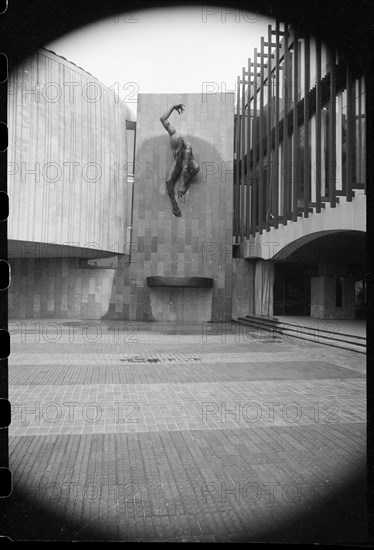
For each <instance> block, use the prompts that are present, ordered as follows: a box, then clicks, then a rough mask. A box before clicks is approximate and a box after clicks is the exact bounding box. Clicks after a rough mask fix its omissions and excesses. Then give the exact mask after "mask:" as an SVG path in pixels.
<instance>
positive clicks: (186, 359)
mask: <svg viewBox="0 0 374 550" xmlns="http://www.w3.org/2000/svg"><path fill="white" fill-rule="evenodd" d="M120 361H122V362H125V363H167V362H169V363H170V362H174V363H175V362H177V363H192V362H193V361H201V357H196V356H195V357H191V356H185V355H184V356H183V355H179V356H178V357H173V356H166V357H161V358H159V357H143V356H142V355H132V356H130V357H123V358H122V359H120Z"/></svg>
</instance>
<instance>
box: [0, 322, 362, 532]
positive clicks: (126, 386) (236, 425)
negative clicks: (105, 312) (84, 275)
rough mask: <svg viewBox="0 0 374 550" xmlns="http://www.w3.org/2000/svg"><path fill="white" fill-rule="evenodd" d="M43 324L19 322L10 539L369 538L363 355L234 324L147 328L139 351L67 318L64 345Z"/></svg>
mask: <svg viewBox="0 0 374 550" xmlns="http://www.w3.org/2000/svg"><path fill="white" fill-rule="evenodd" d="M21 323H24V329H22V326H21V328H20V324H21ZM36 323H38V322H36ZM39 323H40V326H39V329H38V328H36V332H34V333H32V332H29V333H27V334H26V332H25V329H26V328H27V329H28V330H32V329H33V330H34V331H35V327H36V325H35V323H34V324H33V323H32V322H30V321H27V323H26V322H21V321H20V322H18V330H15V324H14V325H13V327H12V329H11V332H12V344H11V356H10V360H9V379H10V400H11V402H12V424H11V427H10V451H9V460H10V467H11V469H12V472H13V476H14V494H13V496H12V497H11V498H10V499H7V501H6V503H5V501H3V502H1V503H0V506H1V507H2V512H3V513H4V516H5V518H6V522H7V523H6V528H5V529H6V531H5V532H6V533H7V534H9V535H10V536H12V537H13V538H16V539H17V538H26V539H30V538H31V539H32V538H34V539H42V540H43V539H51V538H52V539H57V540H61V539H68V540H70V539H73V540H124V541H143V540H149V541H194V542H206V541H213V542H216V541H220V542H223V541H266V540H270V541H273V542H277V541H284V540H288V541H290V542H328V543H345V542H349V543H358V542H363V541H365V540H366V537H367V532H366V511H365V484H364V482H363V481H362V472H363V471H364V469H365V457H366V425H365V419H366V400H365V397H366V385H365V357H364V356H363V355H362V354H358V353H355V352H351V351H347V350H337V349H336V348H329V347H327V346H325V345H321V344H319V343H314V342H313V343H311V342H305V341H301V340H296V339H295V338H290V337H287V340H285V339H282V337H281V338H279V337H277V338H275V339H269V338H268V337H267V336H265V337H263V338H262V337H259V336H258V335H257V334H255V335H253V333H252V335H251V334H250V333H246V334H245V338H244V337H241V336H242V334H239V335H238V333H237V328H236V327H235V328H233V329H232V330H231V327H230V325H225V326H224V329H223V330H222V326H221V327H219V326H218V325H216V326H214V327H210V328H209V330H210V333H209V337H208V338H205V340H204V338H202V329H201V327H191V326H180V327H178V326H175V325H173V326H172V327H171V326H170V325H164V324H158V323H138V324H137V325H136V338H137V342H131V343H126V342H122V341H121V342H115V341H112V342H111V341H110V339H111V338H112V337H113V335H111V334H108V332H110V331H108V327H109V326H110V323H109V322H103V323H98V322H96V321H95V322H92V323H93V325H92V326H90V327H88V328H87V322H83V321H82V322H81V323H80V324H79V323H78V324H77V325H75V328H76V329H79V330H77V332H76V333H75V334H74V337H73V338H72V336H71V325H70V324H66V323H69V322H68V321H63V320H62V321H61V322H59V323H58V326H57V328H56V327H55V333H56V334H58V335H59V338H58V340H57V339H56V342H52V341H50V338H51V334H52V322H51V324H48V325H47V323H49V321H39ZM53 323H54V322H53ZM46 326H48V330H49V331H50V334H49V337H48V338H46V337H45V334H46V329H45V327H46ZM85 326H86V328H87V330H86V333H85V332H84V331H83V329H82V327H85ZM43 327H44V328H43ZM98 327H99V328H98ZM99 329H100V330H99ZM43 330H44V333H43ZM116 330H117V329H116ZM121 330H122V332H121ZM131 330H133V327H132V328H131ZM178 330H179V333H178ZM38 331H39V332H38ZM90 331H91V332H90ZM94 332H95V333H96V334H99V335H100V337H99V339H98V340H97V341H96V342H88V341H87V338H88V336H87V335H88V334H89V333H90V335H91V336H92V335H93V334H94ZM127 332H128V326H126V325H125V328H123V326H122V329H118V330H117V335H116V337H117V338H118V339H119V340H121V338H122V337H127ZM25 334H26V336H27V339H25ZM30 336H31V337H35V341H30V340H29V339H30ZM38 336H40V339H39V340H38V339H37V338H38ZM352 487H353V489H352ZM352 491H353V492H352ZM36 515H37V517H38V518H41V519H39V520H37V521H35V517H34V516H36ZM21 517H22V519H21ZM12 518H13V520H12ZM14 518H15V519H14ZM17 518H19V519H20V521H21V525H22V529H21V531H22V533H24V536H22V535H21V533H20V531H19V525H20V522H17V521H16V520H17ZM42 518H47V519H45V520H43V519H42ZM17 523H18V528H17ZM17 529H18V531H17ZM17 533H18V536H17Z"/></svg>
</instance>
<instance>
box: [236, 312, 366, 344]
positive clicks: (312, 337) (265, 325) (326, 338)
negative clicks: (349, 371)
mask: <svg viewBox="0 0 374 550" xmlns="http://www.w3.org/2000/svg"><path fill="white" fill-rule="evenodd" d="M232 321H233V322H234V323H239V324H242V325H246V326H249V327H252V328H253V329H254V330H257V331H261V332H262V333H263V334H264V336H265V335H266V336H268V337H270V336H274V334H276V333H278V334H284V335H286V336H287V337H295V338H301V339H302V340H309V341H311V342H314V343H317V344H325V345H327V346H334V347H337V348H342V349H348V350H351V351H356V352H359V353H366V337H365V336H359V335H352V334H345V333H343V332H341V331H339V330H335V331H334V330H327V329H321V328H319V326H318V325H317V326H315V327H313V325H312V324H309V323H308V324H307V323H305V324H302V323H301V324H300V323H298V324H297V323H294V322H285V321H283V320H282V321H280V320H279V319H277V318H276V317H262V316H260V315H246V316H245V317H239V318H238V319H233V320H232ZM323 322H325V323H326V324H328V323H331V324H333V323H334V321H333V320H331V321H329V320H326V321H323ZM317 323H319V320H318V319H316V324H317ZM336 328H337V327H336Z"/></svg>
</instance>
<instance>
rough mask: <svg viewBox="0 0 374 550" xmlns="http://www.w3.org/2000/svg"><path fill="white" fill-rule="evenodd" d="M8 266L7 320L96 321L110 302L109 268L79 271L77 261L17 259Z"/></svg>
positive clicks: (111, 278) (111, 295)
mask: <svg viewBox="0 0 374 550" xmlns="http://www.w3.org/2000/svg"><path fill="white" fill-rule="evenodd" d="M9 264H10V267H11V270H12V282H11V285H10V287H9V291H8V296H9V300H8V303H9V318H10V319H100V318H101V317H102V316H104V315H105V314H106V313H107V311H108V308H109V304H110V301H111V300H112V299H113V278H114V273H115V271H114V270H113V269H81V268H80V267H79V259H78V258H17V259H10V260H9ZM113 307H114V304H113Z"/></svg>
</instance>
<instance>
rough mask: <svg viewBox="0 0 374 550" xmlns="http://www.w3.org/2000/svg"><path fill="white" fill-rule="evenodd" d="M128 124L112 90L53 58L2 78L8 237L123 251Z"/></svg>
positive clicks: (43, 54)
mask: <svg viewBox="0 0 374 550" xmlns="http://www.w3.org/2000/svg"><path fill="white" fill-rule="evenodd" d="M133 118H134V117H133V115H132V113H131V112H130V111H129V110H128V108H127V107H126V105H125V104H124V103H123V102H122V101H121V100H119V99H118V98H116V97H115V95H114V92H113V91H112V90H110V89H109V88H107V87H106V86H104V85H103V84H102V83H101V82H99V81H98V80H97V79H96V78H94V77H93V76H91V75H90V74H89V73H86V72H85V71H83V70H82V69H80V68H79V67H77V66H75V65H74V64H73V63H70V62H68V61H66V60H65V59H63V58H61V57H59V56H57V55H56V54H54V53H52V52H49V51H47V50H41V51H39V52H38V53H36V54H35V55H34V56H33V57H31V58H29V59H27V60H25V61H24V62H23V63H22V64H21V65H20V66H18V67H17V69H16V71H14V73H13V74H12V75H11V76H10V79H9V101H8V126H9V149H8V171H9V175H8V193H9V198H10V216H9V225H8V238H9V239H11V240H14V241H32V242H39V243H58V244H61V245H64V244H69V245H70V246H75V247H87V248H92V247H95V248H96V249H99V250H105V251H113V252H121V251H123V249H124V247H125V244H126V243H125V235H126V232H125V226H126V224H127V221H126V211H127V209H126V202H127V193H128V189H127V182H126V176H127V161H128V159H127V136H126V119H127V120H133ZM129 160H130V161H132V159H129ZM92 243H93V244H92ZM13 248H14V247H13ZM15 256H17V252H15ZM20 256H22V254H21V253H20V254H19V255H18V257H20Z"/></svg>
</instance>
